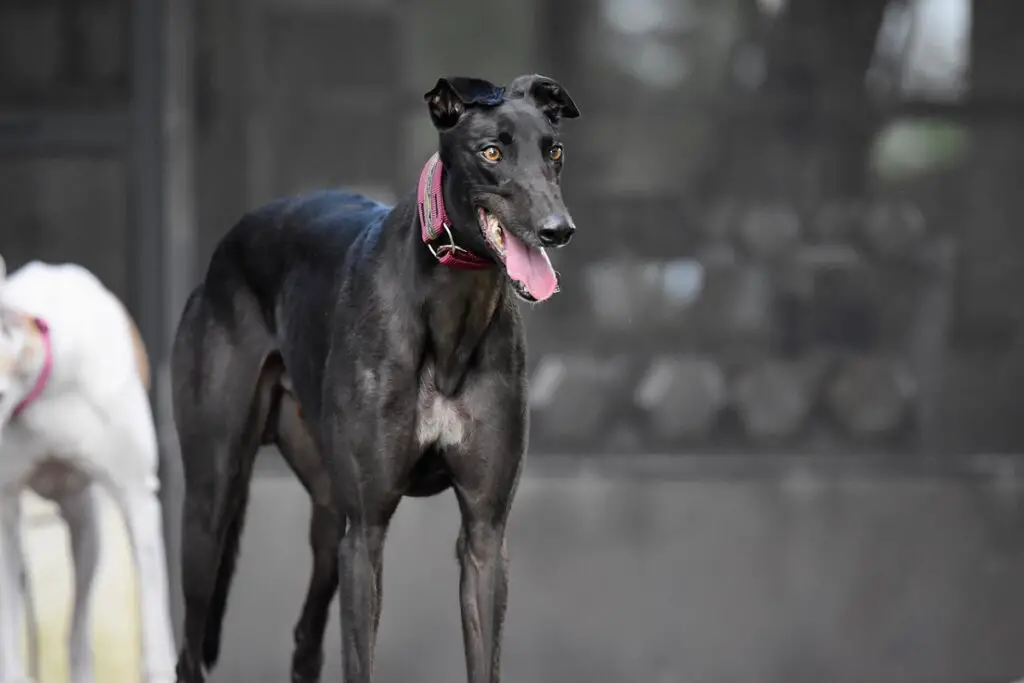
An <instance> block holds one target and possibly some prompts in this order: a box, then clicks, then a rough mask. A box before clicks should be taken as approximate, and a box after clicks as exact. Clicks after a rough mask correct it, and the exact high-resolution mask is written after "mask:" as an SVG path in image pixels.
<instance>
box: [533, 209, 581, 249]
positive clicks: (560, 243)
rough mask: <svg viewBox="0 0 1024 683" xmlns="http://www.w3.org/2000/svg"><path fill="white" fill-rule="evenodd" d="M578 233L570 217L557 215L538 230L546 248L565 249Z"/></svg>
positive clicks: (549, 218)
mask: <svg viewBox="0 0 1024 683" xmlns="http://www.w3.org/2000/svg"><path fill="white" fill-rule="evenodd" d="M574 232H576V226H575V225H573V224H572V221H571V220H569V217H568V216H565V215H562V214H556V215H554V216H548V217H547V218H545V219H544V220H543V221H542V222H541V224H540V229H539V230H537V237H539V238H540V243H541V244H543V245H544V246H545V247H564V246H565V245H566V244H568V243H569V240H571V239H572V235H573V233H574Z"/></svg>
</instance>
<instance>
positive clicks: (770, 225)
mask: <svg viewBox="0 0 1024 683" xmlns="http://www.w3.org/2000/svg"><path fill="white" fill-rule="evenodd" d="M737 230H738V234H737V236H738V238H739V240H740V242H741V243H742V244H743V246H744V248H745V249H746V250H747V251H748V252H749V253H750V254H751V256H753V257H754V258H756V259H766V260H771V259H777V258H781V257H784V256H786V255H788V254H790V253H792V250H793V249H794V248H795V247H796V246H797V245H798V244H799V243H800V237H801V234H802V231H803V228H802V225H801V220H800V214H799V213H797V211H796V210H795V209H793V208H792V207H789V206H786V205H784V204H754V205H752V206H749V207H747V208H746V210H744V211H742V212H741V213H740V217H739V223H738V226H737Z"/></svg>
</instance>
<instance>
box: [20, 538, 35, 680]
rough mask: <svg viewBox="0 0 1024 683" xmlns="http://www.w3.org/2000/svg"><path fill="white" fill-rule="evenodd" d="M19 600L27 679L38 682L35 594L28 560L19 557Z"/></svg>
mask: <svg viewBox="0 0 1024 683" xmlns="http://www.w3.org/2000/svg"><path fill="white" fill-rule="evenodd" d="M20 566H21V571H20V576H21V599H22V605H24V607H25V640H26V645H27V646H28V647H27V648H26V650H27V652H26V655H27V656H28V678H29V680H32V681H38V680H39V619H37V618H36V602H35V594H34V593H33V592H32V576H31V572H29V569H28V558H27V557H25V555H24V554H22V556H21V563H20Z"/></svg>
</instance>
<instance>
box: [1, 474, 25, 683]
mask: <svg viewBox="0 0 1024 683" xmlns="http://www.w3.org/2000/svg"><path fill="white" fill-rule="evenodd" d="M22 558H23V555H22V547H21V507H20V504H19V500H18V492H17V490H3V491H0V683H29V679H28V677H27V676H26V675H25V668H24V667H25V664H24V662H23V661H22V657H21V627H22V623H21V606H22V595H21V576H20V574H21V571H22V566H23V564H22V562H23V560H22Z"/></svg>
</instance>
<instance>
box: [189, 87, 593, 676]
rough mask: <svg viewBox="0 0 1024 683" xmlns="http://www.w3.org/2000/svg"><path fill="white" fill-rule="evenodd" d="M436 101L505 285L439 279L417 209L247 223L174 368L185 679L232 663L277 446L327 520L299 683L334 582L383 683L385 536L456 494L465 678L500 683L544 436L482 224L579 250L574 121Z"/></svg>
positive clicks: (449, 187)
mask: <svg viewBox="0 0 1024 683" xmlns="http://www.w3.org/2000/svg"><path fill="white" fill-rule="evenodd" d="M424 97H425V100H426V102H427V105H428V111H429V114H430V117H431V120H432V121H433V122H434V124H435V126H436V127H437V129H438V132H439V153H440V157H441V160H442V162H443V164H444V168H445V181H444V187H443V194H444V199H445V204H446V207H447V210H448V214H449V217H450V219H451V232H452V236H453V239H454V241H455V242H456V243H457V244H458V245H459V246H461V247H463V248H465V249H468V250H471V251H473V252H475V253H476V254H478V255H480V256H483V257H485V258H488V259H490V260H491V261H493V263H494V265H493V267H491V268H485V269H481V270H458V269H453V268H448V267H445V266H442V265H440V264H438V263H437V261H436V260H435V257H434V256H433V255H432V254H431V252H430V251H429V250H428V249H427V248H426V246H425V245H424V244H423V243H422V241H421V237H420V226H419V221H418V216H417V210H416V193H415V191H413V192H410V193H409V194H407V195H406V196H405V197H403V198H402V199H401V201H399V202H398V203H397V205H396V206H394V207H393V208H392V207H388V206H384V205H382V204H380V203H378V202H375V201H373V200H370V199H367V198H365V197H361V196H359V195H355V194H351V193H348V192H343V191H336V190H329V191H322V192H318V193H315V194H311V195H307V196H303V197H293V198H288V199H281V200H278V201H275V202H272V203H270V204H268V205H266V206H264V207H262V208H260V209H257V210H255V211H253V212H251V213H249V214H247V215H246V216H244V217H243V218H242V220H241V221H239V223H238V224H237V225H236V226H235V227H234V228H232V229H231V230H230V231H229V232H228V234H227V235H226V236H225V237H224V238H223V239H222V241H221V242H220V244H219V245H218V247H217V248H216V250H215V252H214V254H213V256H212V258H211V261H210V264H209V268H208V270H207V273H206V277H205V278H204V280H203V282H202V284H201V285H200V286H199V287H198V288H197V290H196V291H195V292H194V293H193V295H192V296H191V297H190V299H189V301H188V303H187V305H186V308H185V311H184V313H183V315H182V318H181V321H180V324H179V327H178V331H177V335H176V338H175V342H174V348H173V354H172V374H173V398H174V416H175V422H176V424H177V427H178V431H179V438H180V442H181V448H182V458H183V464H184V472H185V484H186V495H185V508H184V520H183V527H182V528H183V531H182V565H183V566H182V569H183V588H184V595H185V628H184V638H185V639H184V643H183V647H182V650H181V653H180V657H179V661H178V678H179V681H183V682H185V683H196V682H198V681H203V680H204V676H205V669H208V668H210V667H212V666H213V665H214V664H215V662H216V659H217V655H218V651H219V643H220V628H221V623H222V620H223V616H224V612H225V610H226V607H227V598H228V589H229V586H230V583H231V575H232V573H233V571H234V565H235V556H236V554H237V552H238V539H239V537H240V535H241V533H242V520H243V519H244V514H245V507H246V502H247V499H248V487H249V479H250V477H251V473H252V467H253V459H254V457H255V453H256V450H257V448H258V447H259V446H260V445H262V444H276V445H277V446H278V447H279V449H280V451H281V453H282V455H283V456H284V458H285V460H286V461H287V462H288V464H289V465H290V466H291V467H292V469H293V470H294V471H295V473H296V475H297V476H298V477H299V479H300V481H301V482H302V484H303V485H304V486H305V488H306V489H307V491H308V492H309V494H310V497H311V499H312V501H313V519H312V523H311V528H310V544H311V547H312V550H313V556H314V563H313V572H312V576H311V578H310V585H309V589H308V593H307V597H306V601H305V605H304V607H303V611H302V616H301V617H300V619H299V622H298V624H297V626H296V628H295V652H294V656H293V661H292V680H293V681H304V682H308V681H317V680H319V677H320V672H321V668H322V662H323V653H322V649H323V648H322V643H323V634H324V629H325V627H326V623H327V618H328V616H327V610H328V606H329V604H330V602H331V600H332V598H333V596H334V593H335V590H336V588H337V587H338V586H339V582H340V588H341V591H340V592H341V615H342V632H343V638H342V654H343V660H344V671H345V681H346V683H370V681H372V670H373V667H372V661H373V651H374V644H375V640H376V633H377V623H378V620H379V617H380V607H381V585H380V577H381V563H382V550H383V543H384V537H385V534H386V531H387V527H388V522H389V520H390V519H391V516H392V514H393V513H394V512H395V509H396V508H397V506H398V504H399V501H400V500H401V498H402V497H403V496H420V495H433V494H436V493H439V492H441V491H443V490H445V489H447V488H454V490H455V493H456V496H457V498H458V501H459V506H460V509H461V512H462V530H461V533H460V536H459V543H458V548H457V553H458V556H459V561H460V564H461V582H460V605H461V610H462V616H463V633H464V639H465V649H466V662H467V668H468V680H469V681H470V683H497V681H498V680H499V678H500V675H499V669H500V656H499V653H500V647H501V631H502V624H503V621H504V612H505V604H506V590H507V589H506V586H507V561H506V557H505V524H506V520H507V516H508V512H509V507H510V505H511V502H512V499H513V496H514V494H515V489H516V485H517V482H518V479H519V474H520V470H521V467H522V463H523V457H524V452H525V449H526V442H527V429H528V425H527V405H526V377H525V353H526V350H525V345H524V337H523V328H522V322H521V319H520V314H519V310H518V307H517V303H516V300H515V299H516V296H515V294H519V295H520V297H523V298H529V295H528V292H526V291H525V290H524V289H523V287H521V286H518V285H516V286H513V283H512V281H511V280H510V278H509V277H508V276H507V274H506V272H505V270H504V268H503V256H502V253H501V251H500V249H496V248H495V246H494V243H493V242H492V241H490V240H488V239H487V238H486V237H485V233H484V229H485V222H484V219H483V218H482V217H484V216H488V217H493V218H495V219H497V221H498V222H499V223H500V226H501V227H502V228H503V229H504V231H506V233H511V234H512V235H514V236H515V237H516V238H517V239H519V240H520V241H521V242H522V243H524V244H526V245H528V247H529V248H532V249H539V248H540V247H542V246H549V247H557V246H562V245H564V244H566V243H567V242H568V241H569V239H570V237H571V236H572V233H573V232H574V231H575V226H574V225H573V224H572V219H571V218H570V217H569V213H568V211H567V210H566V208H565V205H564V202H563V200H562V195H561V190H560V187H559V176H560V173H561V167H562V159H563V152H562V142H561V140H560V137H559V131H558V124H559V121H560V120H561V119H565V118H573V117H576V116H578V115H579V110H578V109H577V107H576V105H575V104H574V103H573V102H572V99H571V98H570V97H569V95H568V93H567V92H566V91H565V89H564V88H563V87H562V86H561V85H559V84H557V83H555V82H554V81H552V80H551V79H547V78H544V77H542V76H536V75H533V76H524V77H520V78H518V79H516V80H515V81H513V83H512V84H511V85H510V86H509V87H508V88H502V87H500V86H496V85H494V84H492V83H489V82H487V81H483V80H480V79H467V78H447V79H440V80H439V81H438V82H437V84H436V86H435V87H434V88H433V89H432V90H431V91H430V92H428V93H427V94H426V95H425V96H424ZM491 147H496V148H498V150H499V152H494V151H493V150H491V149H489V148H491ZM496 156H497V157H500V159H499V160H498V161H495V160H494V158H493V157H496Z"/></svg>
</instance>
